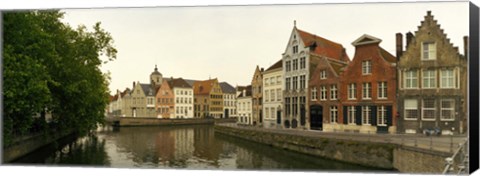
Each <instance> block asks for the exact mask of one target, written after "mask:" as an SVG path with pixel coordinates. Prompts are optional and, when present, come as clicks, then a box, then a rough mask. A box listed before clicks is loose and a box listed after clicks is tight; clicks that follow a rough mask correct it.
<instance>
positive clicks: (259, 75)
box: [251, 65, 263, 126]
mask: <svg viewBox="0 0 480 176" xmlns="http://www.w3.org/2000/svg"><path fill="white" fill-rule="evenodd" d="M251 85H252V103H253V104H252V118H253V125H260V126H262V122H263V113H262V112H263V109H262V107H263V106H262V102H263V68H259V67H258V65H257V67H256V68H255V73H254V74H253V78H252V84H251Z"/></svg>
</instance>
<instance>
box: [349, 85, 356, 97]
mask: <svg viewBox="0 0 480 176" xmlns="http://www.w3.org/2000/svg"><path fill="white" fill-rule="evenodd" d="M348 99H349V100H356V99H357V84H356V83H350V84H348Z"/></svg>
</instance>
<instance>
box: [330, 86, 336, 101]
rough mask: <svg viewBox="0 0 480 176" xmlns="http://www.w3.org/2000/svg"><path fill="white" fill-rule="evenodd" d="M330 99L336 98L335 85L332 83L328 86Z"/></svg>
mask: <svg viewBox="0 0 480 176" xmlns="http://www.w3.org/2000/svg"><path fill="white" fill-rule="evenodd" d="M330 99H332V100H336V99H337V85H332V86H331V87H330Z"/></svg>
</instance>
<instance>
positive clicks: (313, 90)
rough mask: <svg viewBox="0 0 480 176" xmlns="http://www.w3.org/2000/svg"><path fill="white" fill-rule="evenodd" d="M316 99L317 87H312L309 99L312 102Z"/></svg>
mask: <svg viewBox="0 0 480 176" xmlns="http://www.w3.org/2000/svg"><path fill="white" fill-rule="evenodd" d="M317 98H318V93H317V87H314V88H313V89H312V93H311V99H312V101H317Z"/></svg>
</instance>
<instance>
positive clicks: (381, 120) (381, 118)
mask: <svg viewBox="0 0 480 176" xmlns="http://www.w3.org/2000/svg"><path fill="white" fill-rule="evenodd" d="M377 126H387V107H385V106H378V107H377Z"/></svg>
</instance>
